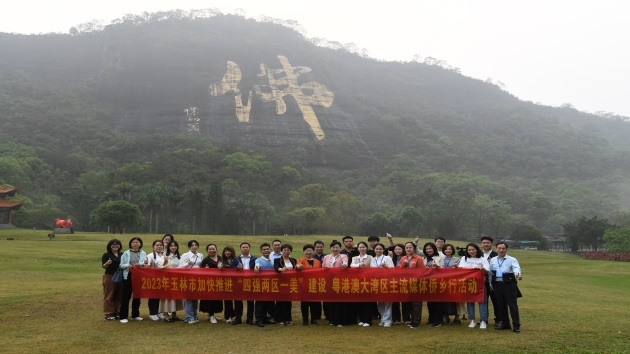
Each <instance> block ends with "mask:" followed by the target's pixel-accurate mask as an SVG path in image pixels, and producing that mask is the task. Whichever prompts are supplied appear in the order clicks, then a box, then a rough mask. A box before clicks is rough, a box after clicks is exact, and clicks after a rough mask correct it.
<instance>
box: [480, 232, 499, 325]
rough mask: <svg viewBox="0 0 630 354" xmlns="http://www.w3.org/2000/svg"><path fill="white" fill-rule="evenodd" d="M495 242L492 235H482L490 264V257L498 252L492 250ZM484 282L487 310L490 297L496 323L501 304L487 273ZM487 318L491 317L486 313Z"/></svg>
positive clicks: (483, 245) (484, 250)
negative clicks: (499, 304) (498, 302)
mask: <svg viewBox="0 0 630 354" xmlns="http://www.w3.org/2000/svg"><path fill="white" fill-rule="evenodd" d="M493 244H494V239H493V238H492V237H490V236H482V237H481V249H482V250H483V258H484V259H485V260H486V261H488V264H490V259H492V258H494V257H496V256H497V255H498V253H497V252H496V251H493V250H492V245H493ZM484 283H485V284H486V310H487V311H490V310H489V306H488V297H490V301H491V302H492V311H493V312H494V323H495V324H496V323H497V322H498V321H499V306H498V305H497V297H496V294H495V293H494V290H492V288H491V287H490V279H489V276H488V275H486V278H485V281H484ZM486 317H487V318H490V317H489V316H487V315H486Z"/></svg>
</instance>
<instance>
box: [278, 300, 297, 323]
mask: <svg viewBox="0 0 630 354" xmlns="http://www.w3.org/2000/svg"><path fill="white" fill-rule="evenodd" d="M276 321H277V322H293V320H292V319H291V301H276Z"/></svg>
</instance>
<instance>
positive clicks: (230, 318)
mask: <svg viewBox="0 0 630 354" xmlns="http://www.w3.org/2000/svg"><path fill="white" fill-rule="evenodd" d="M235 256H236V252H234V247H232V246H225V247H223V251H222V252H221V262H223V268H230V267H231V266H232V261H233V260H234V257H235ZM223 309H224V311H225V312H224V315H225V323H232V322H234V320H235V319H236V316H235V314H234V300H223Z"/></svg>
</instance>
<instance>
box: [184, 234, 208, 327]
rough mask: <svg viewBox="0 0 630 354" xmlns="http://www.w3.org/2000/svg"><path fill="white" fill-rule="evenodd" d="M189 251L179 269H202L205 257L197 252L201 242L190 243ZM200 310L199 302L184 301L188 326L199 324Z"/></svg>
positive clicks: (191, 241) (193, 241)
mask: <svg viewBox="0 0 630 354" xmlns="http://www.w3.org/2000/svg"><path fill="white" fill-rule="evenodd" d="M188 249H189V251H188V252H186V253H184V254H183V255H182V259H181V260H180V261H179V268H200V267H201V261H203V256H202V255H201V254H199V253H198V252H197V250H198V249H199V242H197V240H190V241H188ZM198 308H199V300H196V299H194V300H188V299H187V300H186V301H184V311H185V313H186V320H185V322H186V323H188V324H194V323H198V322H199V317H198V315H197V310H198Z"/></svg>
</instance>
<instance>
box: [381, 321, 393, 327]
mask: <svg viewBox="0 0 630 354" xmlns="http://www.w3.org/2000/svg"><path fill="white" fill-rule="evenodd" d="M391 326H392V324H391V323H390V322H385V323H384V324H383V327H391Z"/></svg>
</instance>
